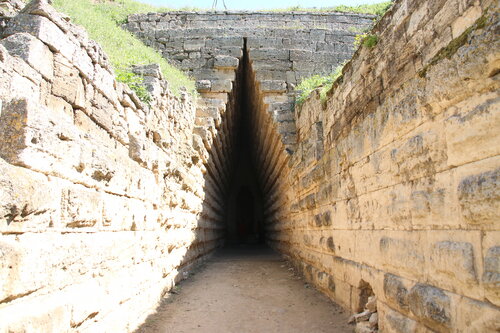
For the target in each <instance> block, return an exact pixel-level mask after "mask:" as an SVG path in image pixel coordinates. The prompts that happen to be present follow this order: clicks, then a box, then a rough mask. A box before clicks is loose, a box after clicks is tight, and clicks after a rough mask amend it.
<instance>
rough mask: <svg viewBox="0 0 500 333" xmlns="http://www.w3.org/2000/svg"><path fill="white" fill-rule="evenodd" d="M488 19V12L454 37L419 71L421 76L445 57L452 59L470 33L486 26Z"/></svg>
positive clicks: (424, 75)
mask: <svg viewBox="0 0 500 333" xmlns="http://www.w3.org/2000/svg"><path fill="white" fill-rule="evenodd" d="M487 21H488V17H487V16H486V13H485V14H483V15H482V16H481V17H480V18H478V19H477V20H476V22H474V24H473V25H472V26H470V27H469V28H467V30H465V31H464V32H463V33H462V34H461V35H460V36H458V37H457V38H455V39H453V40H452V41H451V42H450V43H449V44H448V45H447V46H446V47H444V48H442V49H441V50H440V51H439V52H438V53H437V54H436V55H435V56H434V58H432V60H431V61H430V62H429V64H427V65H426V66H425V67H424V68H423V69H422V70H420V71H419V72H418V75H419V76H420V77H421V78H424V77H426V75H427V71H428V70H429V68H430V67H431V66H434V65H436V64H437V63H439V62H440V61H441V60H443V59H445V58H446V59H451V57H452V56H453V55H454V54H455V53H456V52H457V51H458V49H459V48H461V47H462V46H463V45H465V43H467V40H468V39H469V36H470V34H471V33H472V32H473V31H475V30H478V29H483V28H484V27H485V26H486V22H487Z"/></svg>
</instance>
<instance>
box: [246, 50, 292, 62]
mask: <svg viewBox="0 0 500 333" xmlns="http://www.w3.org/2000/svg"><path fill="white" fill-rule="evenodd" d="M249 57H250V60H251V61H254V60H289V59H290V51H288V50H279V49H256V50H250V54H249Z"/></svg>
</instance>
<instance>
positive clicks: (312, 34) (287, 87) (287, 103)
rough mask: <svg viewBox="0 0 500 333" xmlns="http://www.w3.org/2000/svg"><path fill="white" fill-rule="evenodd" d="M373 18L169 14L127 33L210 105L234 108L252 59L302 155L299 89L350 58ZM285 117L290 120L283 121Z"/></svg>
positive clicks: (283, 131)
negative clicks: (240, 73)
mask: <svg viewBox="0 0 500 333" xmlns="http://www.w3.org/2000/svg"><path fill="white" fill-rule="evenodd" d="M373 19H374V16H372V15H361V14H350V13H337V12H332V13H320V12H310V13H308V12H288V13H265V12H166V13H149V14H134V15H130V16H129V19H128V23H127V24H126V25H125V26H124V27H125V28H126V29H128V30H129V31H131V32H132V33H134V34H135V35H136V36H137V37H139V38H140V39H142V40H143V41H144V42H145V43H146V44H147V45H150V46H152V47H154V48H156V49H157V50H159V51H160V52H162V53H163V56H164V57H165V58H166V59H167V60H169V62H170V63H172V64H174V65H176V66H177V67H179V68H182V69H183V70H185V71H186V72H187V73H188V74H189V75H191V76H193V77H194V78H195V79H196V80H197V87H198V91H199V92H200V94H201V95H202V96H203V98H205V99H210V100H219V101H222V104H225V103H226V102H227V94H228V93H229V92H231V91H233V89H234V87H233V85H234V84H235V80H236V76H235V73H236V70H237V68H238V66H239V65H240V62H241V61H242V59H243V55H244V54H245V53H246V54H248V57H249V61H250V63H251V64H252V68H253V69H254V71H255V75H256V82H255V84H258V85H259V89H260V91H262V92H263V93H265V94H266V97H265V105H266V109H267V110H268V112H270V113H273V114H274V115H275V120H276V122H277V123H278V128H277V129H278V131H279V133H280V135H281V139H282V141H283V143H284V144H285V147H286V149H288V151H290V152H292V151H294V150H295V147H294V145H295V143H296V141H297V135H296V134H297V133H296V129H295V124H294V121H293V119H294V117H293V111H294V101H295V90H294V88H295V86H296V85H297V84H298V83H300V81H301V80H302V79H303V78H306V77H309V76H311V75H313V74H321V75H326V74H330V73H332V72H333V71H334V70H335V68H336V67H337V66H338V65H340V64H342V63H343V62H345V61H347V60H348V59H350V58H351V56H352V54H353V52H354V45H353V43H354V36H355V35H356V34H357V33H359V32H360V31H362V30H363V29H367V28H369V27H370V26H371V24H372V22H373ZM285 114H286V115H287V116H286V118H287V119H286V120H283V119H282V120H278V118H279V117H281V118H283V115H285Z"/></svg>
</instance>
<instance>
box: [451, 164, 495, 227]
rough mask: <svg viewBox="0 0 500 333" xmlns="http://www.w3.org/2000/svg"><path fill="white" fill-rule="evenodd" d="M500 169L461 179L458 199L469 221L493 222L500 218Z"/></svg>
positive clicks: (477, 222)
mask: <svg viewBox="0 0 500 333" xmlns="http://www.w3.org/2000/svg"><path fill="white" fill-rule="evenodd" d="M499 182H500V169H496V170H492V171H487V172H484V173H481V174H477V175H471V176H468V177H466V178H464V179H462V180H461V181H460V184H459V186H458V189H457V190H458V200H459V204H460V208H461V212H462V215H463V217H464V218H465V220H466V221H467V222H468V223H471V224H474V225H477V224H479V225H480V224H491V223H494V222H496V221H498V220H499V219H500V186H499Z"/></svg>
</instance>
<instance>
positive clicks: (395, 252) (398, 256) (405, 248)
mask: <svg viewBox="0 0 500 333" xmlns="http://www.w3.org/2000/svg"><path fill="white" fill-rule="evenodd" d="M379 248H380V254H381V255H382V258H384V259H383V262H384V265H385V266H386V267H388V268H390V269H392V270H393V271H396V272H399V271H404V272H405V273H406V274H410V275H411V276H414V277H419V276H422V273H423V268H424V267H425V257H424V255H423V252H422V248H421V246H419V244H418V242H417V241H416V240H409V239H399V238H391V237H382V238H380V243H379Z"/></svg>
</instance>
